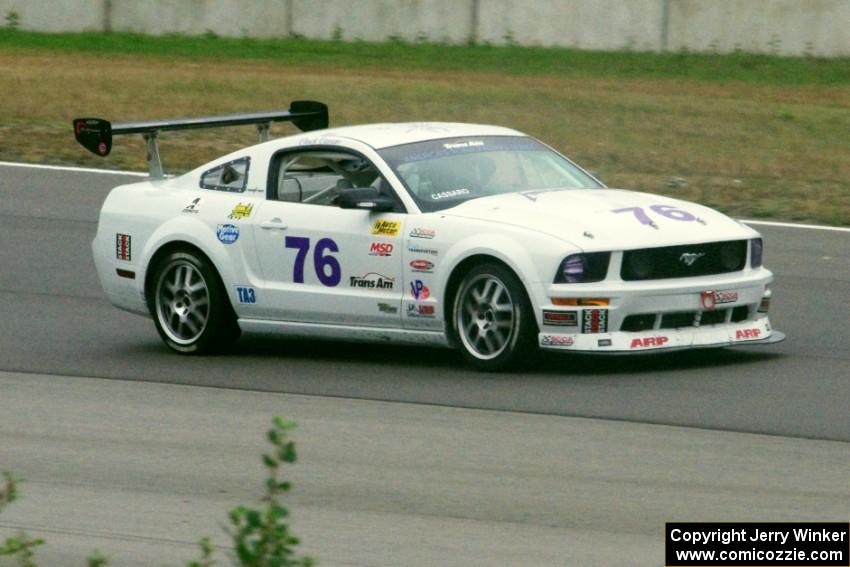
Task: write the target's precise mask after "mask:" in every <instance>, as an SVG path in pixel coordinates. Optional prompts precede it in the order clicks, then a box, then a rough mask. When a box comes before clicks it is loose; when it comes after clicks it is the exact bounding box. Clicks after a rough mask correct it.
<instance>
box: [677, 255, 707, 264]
mask: <svg viewBox="0 0 850 567" xmlns="http://www.w3.org/2000/svg"><path fill="white" fill-rule="evenodd" d="M703 256H705V252H682V255H681V256H679V261H680V262H682V263H683V264H685V265H686V266H688V267H691V266H693V265H694V264H695V263H696V261H697V260H699V259H700V258H702V257H703Z"/></svg>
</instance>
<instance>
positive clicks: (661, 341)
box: [629, 336, 670, 348]
mask: <svg viewBox="0 0 850 567" xmlns="http://www.w3.org/2000/svg"><path fill="white" fill-rule="evenodd" d="M669 341H670V339H669V338H668V337H665V336H659V337H643V338H640V339H632V345H631V347H629V348H649V347H663V346H664V345H666V344H667V343H668V342H669Z"/></svg>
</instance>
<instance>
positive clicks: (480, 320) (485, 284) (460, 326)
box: [452, 264, 534, 370]
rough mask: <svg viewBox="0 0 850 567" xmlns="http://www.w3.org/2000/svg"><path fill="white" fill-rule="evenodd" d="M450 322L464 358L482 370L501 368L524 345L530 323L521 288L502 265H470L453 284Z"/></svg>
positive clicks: (515, 278)
mask: <svg viewBox="0 0 850 567" xmlns="http://www.w3.org/2000/svg"><path fill="white" fill-rule="evenodd" d="M457 289H458V291H457V295H456V296H455V300H454V311H453V320H452V326H453V328H454V331H455V339H456V340H457V342H458V343H459V346H460V347H461V350H462V351H463V353H464V354H465V356H466V358H467V359H468V360H469V361H470V362H472V363H473V364H474V365H475V366H477V367H478V368H481V369H482V370H502V369H505V368H507V367H508V366H510V365H512V364H513V363H515V362H516V361H517V359H518V354H519V353H520V352H522V351H524V350H526V349H527V347H528V345H529V340H528V338H529V336H530V334H531V330H530V329H531V327H532V326H533V325H534V323H533V321H532V320H531V317H530V309H529V308H528V307H527V304H528V300H527V299H526V295H525V290H524V289H523V287H522V284H521V283H520V282H519V280H518V279H517V277H516V276H515V275H514V274H513V272H511V271H510V270H508V269H507V268H506V267H503V266H500V265H495V264H483V265H481V266H477V267H475V268H473V269H471V270H470V271H469V272H468V273H467V274H466V276H465V277H464V278H463V280H462V281H461V283H460V285H459V287H458V288H457Z"/></svg>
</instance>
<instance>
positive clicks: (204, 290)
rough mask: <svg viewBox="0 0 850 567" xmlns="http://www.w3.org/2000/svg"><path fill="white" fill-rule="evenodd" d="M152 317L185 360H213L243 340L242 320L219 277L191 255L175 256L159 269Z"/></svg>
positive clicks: (157, 269)
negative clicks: (207, 357) (194, 356)
mask: <svg viewBox="0 0 850 567" xmlns="http://www.w3.org/2000/svg"><path fill="white" fill-rule="evenodd" d="M152 284H153V285H152V288H151V291H152V297H151V302H150V309H151V315H152V316H153V320H154V324H155V325H156V330H157V332H158V333H159V336H160V337H162V340H163V342H165V344H166V345H168V347H169V348H170V349H171V350H173V351H175V352H178V353H180V354H210V353H213V352H216V351H220V350H221V349H225V348H227V347H230V346H232V344H233V343H234V342H236V339H238V338H239V334H240V330H239V325H238V324H237V323H236V314H235V313H234V311H233V307H232V306H231V304H230V300H229V299H228V298H227V293H226V292H225V291H224V286H223V285H222V283H221V279H220V278H219V276H218V273H217V272H216V271H215V269H214V268H213V267H212V266H211V265H210V263H209V262H208V261H207V260H206V259H205V258H201V257H199V256H198V255H197V254H195V253H193V252H189V251H179V252H172V253H171V254H168V255H167V256H165V257H164V258H163V259H162V260H161V261H160V262H158V263H157V266H156V268H155V269H154V274H153V280H152Z"/></svg>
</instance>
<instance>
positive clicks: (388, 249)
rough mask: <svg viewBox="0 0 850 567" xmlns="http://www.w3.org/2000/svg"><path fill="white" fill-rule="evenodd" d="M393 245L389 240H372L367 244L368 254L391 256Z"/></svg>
mask: <svg viewBox="0 0 850 567" xmlns="http://www.w3.org/2000/svg"><path fill="white" fill-rule="evenodd" d="M392 255H393V245H392V244H390V243H389V242H373V243H372V245H371V246H369V256H392Z"/></svg>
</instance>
